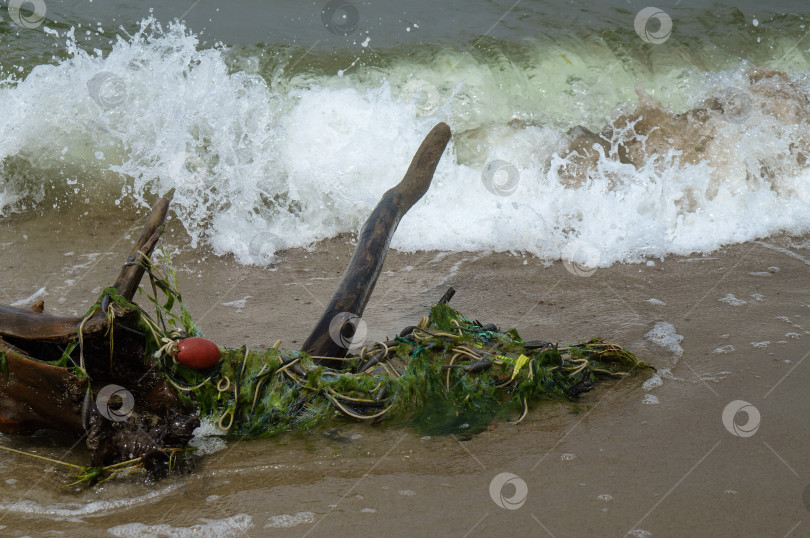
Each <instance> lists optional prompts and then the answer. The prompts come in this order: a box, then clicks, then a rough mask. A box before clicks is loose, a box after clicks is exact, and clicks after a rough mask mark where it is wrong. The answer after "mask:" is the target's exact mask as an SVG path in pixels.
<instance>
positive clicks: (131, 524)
mask: <svg viewBox="0 0 810 538" xmlns="http://www.w3.org/2000/svg"><path fill="white" fill-rule="evenodd" d="M53 222H54V221H53V220H52V219H50V218H47V216H46V218H41V219H34V218H31V217H15V218H11V219H6V220H5V221H4V222H3V223H2V224H0V226H2V228H0V239H2V241H0V243H1V244H0V252H2V254H3V256H0V270H2V272H3V275H4V278H3V286H2V290H0V291H2V297H0V300H1V301H2V302H3V303H7V304H11V303H14V302H17V301H21V300H24V299H26V298H29V297H32V296H34V295H36V292H37V291H38V290H40V289H41V288H43V287H44V288H45V290H44V292H41V293H40V294H39V296H37V298H41V299H44V301H45V306H46V311H48V312H53V313H59V314H75V313H77V312H78V313H82V312H84V311H85V310H86V309H87V308H88V307H89V306H90V304H92V302H93V301H94V300H95V298H96V297H97V295H98V293H99V292H100V290H101V287H102V286H104V285H107V284H108V283H110V281H111V280H112V279H113V278H114V276H115V275H116V274H117V272H118V269H119V267H120V264H121V261H122V260H123V259H124V257H125V256H126V254H127V252H128V251H129V248H130V245H131V241H132V240H133V239H134V237H137V232H138V230H139V228H140V224H141V222H142V216H138V215H135V214H129V216H127V217H125V218H122V219H121V220H120V221H117V222H115V223H114V224H113V223H111V222H110V221H109V220H105V219H101V218H93V217H85V218H83V219H74V218H70V219H68V218H63V221H62V225H61V226H60V229H59V230H58V231H55V230H53V229H52V228H53ZM176 224H177V223H176V220H170V221H169V225H168V229H167V233H166V235H165V237H164V239H163V244H164V245H166V246H167V247H169V248H171V249H173V250H176V253H175V254H174V262H175V265H176V266H177V268H178V272H179V278H180V282H179V283H180V289H181V291H182V292H183V294H184V295H183V296H184V299H185V301H186V302H187V304H188V305H189V307H190V309H191V312H192V314H193V315H194V317H195V318H196V320H197V321H198V322H199V324H200V325H201V327H202V329H203V331H204V332H205V333H206V335H207V336H208V337H209V338H211V339H213V340H214V341H216V342H217V343H218V344H220V345H222V346H226V347H236V346H241V345H247V346H249V347H254V346H255V347H266V346H269V345H272V343H273V341H275V339H277V338H281V339H282V340H283V342H284V343H283V345H284V346H285V347H291V348H294V347H296V344H299V343H300V342H302V341H303V339H304V338H305V337H306V335H307V334H308V331H309V329H310V328H311V326H312V324H313V323H314V321H315V320H316V319H317V317H318V316H319V315H320V312H321V310H322V308H323V305H324V304H325V303H326V302H327V301H328V299H329V297H330V295H331V292H332V290H333V289H334V287H335V285H336V283H337V279H338V278H339V277H340V275H341V273H342V271H343V268H344V267H345V264H346V262H347V261H348V257H349V256H350V254H351V251H352V248H353V246H352V244H351V240H352V238H351V237H348V236H341V237H339V238H336V239H332V240H329V241H325V242H321V243H319V244H317V245H315V246H313V247H312V248H311V249H309V250H292V251H285V252H283V253H282V255H281V256H280V258H279V259H278V260H277V262H276V263H272V264H270V265H269V266H268V267H264V268H260V267H246V266H243V265H239V264H236V263H235V262H234V261H233V260H231V259H229V258H228V257H217V256H214V255H211V254H210V253H206V252H205V250H204V249H202V248H200V249H193V248H191V247H190V246H189V244H188V238H187V237H186V236H185V235H184V234H183V233H182V232H181V231H180V230H179V229H178V226H177V225H176ZM808 265H810V243H808V237H789V236H780V237H771V238H768V239H765V240H763V241H758V242H751V243H745V244H740V245H735V246H732V247H728V248H726V249H723V250H720V251H717V252H712V253H707V254H705V255H694V256H691V257H678V256H672V257H668V258H667V259H665V260H663V261H661V260H651V261H648V262H647V263H646V264H632V265H630V264H626V265H622V264H618V265H614V266H612V267H609V268H600V269H597V270H595V271H594V272H593V273H592V274H590V276H587V277H584V276H576V275H575V274H573V273H572V272H571V271H569V270H567V269H566V267H565V266H564V265H563V263H561V262H555V263H553V264H549V263H543V262H541V261H539V260H537V259H535V258H532V257H523V256H519V255H506V254H488V253H469V252H466V253H439V252H415V253H402V252H397V251H392V252H391V253H390V254H389V257H388V259H387V262H386V267H385V268H384V273H383V275H382V276H381V277H380V280H379V282H378V284H377V288H376V290H375V292H374V295H373V296H372V299H371V302H370V304H369V306H368V308H367V310H366V314H365V315H364V319H365V320H366V323H367V326H368V338H369V339H373V340H379V339H384V338H385V337H386V336H389V337H393V336H394V335H395V334H396V333H398V331H399V329H401V328H402V327H404V326H406V325H410V324H412V323H414V322H415V321H416V320H418V319H419V317H420V316H422V315H423V314H424V313H426V311H427V309H428V308H429V306H430V305H431V304H432V303H434V302H435V301H436V300H437V299H438V298H439V297H440V296H441V295H442V293H444V291H445V290H446V289H447V287H449V286H453V287H454V288H455V289H456V290H457V294H456V296H455V297H454V299H453V301H452V304H453V306H455V308H457V309H458V310H460V311H461V312H462V313H464V314H465V315H466V316H467V317H470V318H475V319H479V320H481V321H482V322H494V323H496V324H497V325H499V326H501V327H502V328H503V327H515V328H516V329H517V330H518V331H519V332H520V334H521V335H522V336H523V337H524V338H526V339H546V340H551V341H555V342H559V343H561V344H562V343H572V342H576V341H581V340H584V339H587V338H590V337H594V336H599V337H602V338H605V339H608V340H611V341H613V342H616V343H619V344H621V345H623V346H625V347H627V348H628V349H630V350H632V351H633V352H635V353H636V354H637V355H638V356H639V357H640V358H641V359H643V360H645V361H647V362H649V363H650V364H651V365H653V366H654V367H655V368H656V369H657V377H655V378H652V379H651V376H652V374H651V373H645V374H642V375H638V376H634V377H631V378H628V379H624V380H619V381H611V382H607V383H603V384H601V385H600V386H599V387H597V389H596V390H594V391H592V392H590V393H587V394H583V395H582V396H580V397H579V398H578V399H577V400H576V401H572V402H571V403H544V404H540V405H535V406H533V407H532V409H531V411H530V413H529V415H528V417H527V418H526V420H524V421H523V423H521V424H519V425H512V424H509V423H506V422H496V423H493V424H491V425H490V427H489V429H488V430H487V431H485V432H483V433H480V434H477V435H450V436H433V437H429V436H424V435H422V434H421V433H420V432H418V431H415V430H413V429H409V428H401V427H394V426H386V425H385V424H384V423H383V424H382V425H376V426H370V425H366V424H354V423H352V422H348V421H342V422H335V423H334V424H333V426H334V427H332V428H329V429H328V430H326V431H321V432H309V433H291V434H288V435H282V436H279V437H277V438H273V439H269V440H261V441H249V442H248V441H245V442H229V443H228V444H227V447H225V448H223V449H221V450H219V451H217V452H214V453H213V454H210V455H208V456H206V457H204V458H203V459H202V461H201V462H200V465H199V466H198V467H197V468H196V469H195V470H194V471H193V472H192V473H190V474H188V475H182V476H172V477H170V478H169V479H167V480H164V481H162V482H159V483H156V484H145V483H143V482H142V481H140V480H138V479H126V480H115V481H112V482H110V483H107V484H105V485H103V486H99V487H96V488H92V489H89V490H73V489H66V488H64V487H63V485H62V484H64V483H65V482H66V479H67V478H69V477H68V476H67V475H66V473H65V471H64V470H62V469H54V468H53V467H52V466H50V465H48V464H44V463H41V462H38V461H36V460H33V459H29V458H25V457H22V456H16V455H10V454H5V453H3V454H0V465H2V468H3V470H4V479H3V481H0V525H2V532H3V534H4V535H7V536H23V535H52V536H61V535H65V536H77V535H87V534H88V533H89V534H92V535H104V534H107V535H116V536H141V535H158V536H170V535H171V536H174V535H176V534H171V533H173V532H174V533H178V532H184V531H185V532H193V533H197V534H198V535H204V536H207V535H211V536H213V535H247V536H267V535H271V534H272V535H290V536H301V535H311V536H329V535H332V536H334V535H337V534H345V533H351V534H356V535H368V534H372V533H379V532H384V533H386V534H388V535H395V536H404V535H433V534H437V533H441V534H446V535H454V536H456V535H457V536H491V535H504V534H513V535H537V536H546V535H547V536H557V537H561V536H624V535H626V534H627V533H630V535H631V536H650V535H652V536H695V535H698V536H709V535H737V536H804V535H806V534H807V532H808V531H807V528H808V527H807V525H808V518H809V517H810V512H809V511H808V510H810V468H808V466H807V463H806V461H805V460H806V458H805V457H804V455H805V450H804V448H805V447H806V446H807V444H808V442H810V429H808V427H807V422H806V417H807V414H808V412H810V402H808V400H807V398H806V397H805V392H806V391H805V390H804V389H803V388H802V384H803V383H805V382H807V381H808V379H810V373H808V367H807V363H806V361H805V357H806V354H807V346H806V342H807V338H808V334H810V324H808V315H810V310H808V309H809V308H810V306H808V305H810V287H808V286H807V285H806V284H805V283H804V281H805V279H806V275H807V272H808V270H810V267H808ZM23 302H24V301H23ZM31 302H33V300H32V301H31ZM659 322H666V323H668V324H670V325H671V327H672V329H673V330H674V333H673V334H671V335H670V338H669V339H664V340H661V339H656V337H655V336H653V335H650V334H649V333H650V332H651V331H653V329H654V328H655V327H656V324H658V323H659ZM660 327H661V326H659V329H660ZM663 327H666V325H663ZM662 334H666V331H664V332H663V333H662ZM681 337H682V339H681ZM645 382H646V384H645ZM657 385H658V386H657ZM737 400H740V401H743V402H746V403H748V404H750V405H751V406H753V408H754V409H755V410H756V411H758V413H759V414H758V416H756V413H754V415H751V417H752V418H754V419H755V420H754V421H753V422H751V421H749V420H747V418H746V417H747V415H746V411H745V410H742V411H738V412H737V414H736V417H734V411H735V410H737V408H739V407H741V406H743V405H744V404H739V405H738V406H737V408H730V411H729V410H726V408H727V406H728V405H729V404H731V403H732V402H734V401H737ZM653 402H654V403H653ZM747 409H748V411H749V412H750V411H751V409H750V408H747ZM724 410H726V411H725V413H727V414H728V413H730V415H729V416H731V417H732V418H733V419H735V420H734V421H733V422H730V423H729V424H730V428H727V427H726V426H724V422H723V414H724ZM757 419H758V420H757ZM757 422H758V423H757ZM735 424H736V428H737V429H736V432H737V433H736V434H735V433H734V432H735V426H734V425H735ZM755 426H757V428H755ZM3 441H4V443H5V444H7V445H8V446H13V447H16V448H19V449H23V450H28V451H33V452H36V453H39V454H43V455H48V456H51V457H56V458H62V459H65V460H67V461H75V462H77V463H81V462H82V460H83V458H84V457H85V456H86V452H85V451H84V450H83V449H82V447H81V446H78V447H76V449H75V450H74V451H73V452H72V453H67V452H69V450H70V448H71V446H72V445H73V443H74V440H72V439H67V438H65V437H64V436H62V435H57V434H52V433H45V432H41V433H39V434H37V435H35V436H34V437H31V438H26V437H13V436H4V437H3ZM501 473H511V474H512V475H514V476H505V477H504V476H499V475H501ZM496 479H498V480H500V482H496V483H494V486H493V481H494V480H496ZM501 484H502V487H501V488H498V486H499V485H501ZM521 484H525V488H523V489H521ZM491 486H493V487H494V489H493V491H492V492H491V489H492V488H491ZM524 498H525V501H524V502H523V503H522V504H521V503H520V501H522V500H524ZM498 502H500V503H501V504H502V505H504V506H505V508H504V507H501V506H499V505H498ZM510 503H511V505H510ZM510 508H511V509H510ZM206 533H208V534H206Z"/></svg>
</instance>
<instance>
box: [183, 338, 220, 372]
mask: <svg viewBox="0 0 810 538" xmlns="http://www.w3.org/2000/svg"><path fill="white" fill-rule="evenodd" d="M174 356H175V358H176V359H177V362H179V363H180V364H182V365H184V366H188V367H189V368H194V369H196V370H204V369H206V368H210V367H212V366H213V365H215V364H216V363H217V362H219V356H220V355H219V348H218V347H217V345H216V344H215V343H213V342H212V341H211V340H207V339H205V338H200V337H199V336H192V337H190V338H184V339H182V340H180V342H178V343H177V353H175V355H174Z"/></svg>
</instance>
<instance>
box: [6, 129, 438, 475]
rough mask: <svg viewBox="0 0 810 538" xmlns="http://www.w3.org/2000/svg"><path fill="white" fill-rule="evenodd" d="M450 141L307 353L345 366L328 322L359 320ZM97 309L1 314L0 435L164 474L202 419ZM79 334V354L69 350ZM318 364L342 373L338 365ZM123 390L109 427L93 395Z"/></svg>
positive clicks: (134, 337) (381, 226) (338, 297)
mask: <svg viewBox="0 0 810 538" xmlns="http://www.w3.org/2000/svg"><path fill="white" fill-rule="evenodd" d="M450 135H451V133H450V128H449V127H448V126H447V125H446V124H444V123H440V124H438V125H437V126H436V127H434V128H433V130H431V132H430V133H429V134H428V135H427V137H426V138H425V140H424V142H423V143H422V145H421V146H420V147H419V149H418V150H417V152H416V155H415V156H414V158H413V161H412V162H411V165H410V167H409V168H408V171H407V172H406V174H405V176H404V178H403V180H402V181H401V182H400V183H399V184H398V185H397V186H396V187H394V188H392V189H391V190H389V191H388V192H386V193H385V195H384V196H383V197H382V199H381V200H380V202H379V204H378V205H377V207H376V208H375V209H374V211H373V212H372V214H371V216H370V217H369V218H368V220H367V222H366V224H365V225H364V227H363V229H362V231H361V233H360V238H359V241H358V244H357V247H356V249H355V252H354V254H353V256H352V258H351V260H350V262H349V265H348V267H347V268H346V273H345V275H344V278H343V280H342V281H341V283H340V285H339V286H338V289H337V291H336V292H335V294H334V296H333V297H332V300H331V302H330V303H329V305H328V307H327V308H326V310H325V311H324V313H323V315H322V316H321V319H320V321H319V322H318V323H317V324H316V326H315V328H314V329H313V331H312V334H311V335H310V336H309V338H308V339H307V340H306V342H305V343H304V345H303V350H304V351H306V352H309V353H311V354H312V355H318V356H324V357H336V358H340V357H345V356H346V353H347V348H346V347H345V344H343V342H344V341H345V340H344V338H345V337H348V338H349V339H351V336H352V331H353V329H354V326H353V325H351V324H350V323H349V324H347V323H343V322H341V324H340V325H339V326H338V328H337V333H338V334H337V335H336V334H335V333H336V331H335V325H334V323H333V320H334V319H335V317H336V316H337V315H339V314H341V313H349V314H351V315H353V316H356V317H360V316H362V314H363V311H364V309H365V306H366V304H367V303H368V300H369V297H370V295H371V292H372V291H373V290H374V285H375V283H376V281H377V278H378V277H379V275H380V271H381V270H382V265H383V262H384V260H385V256H386V253H387V250H388V246H389V243H390V241H391V237H392V235H393V233H394V231H395V230H396V227H397V225H398V223H399V221H400V219H401V218H402V216H403V215H404V214H405V213H406V212H407V211H408V210H409V209H410V208H411V207H412V206H413V204H415V203H416V202H417V201H418V200H419V199H420V198H421V197H422V195H424V193H425V192H426V191H427V189H428V187H429V186H430V182H431V180H432V178H433V174H434V172H435V170H436V166H437V164H438V162H439V159H440V158H441V155H442V153H443V152H444V150H445V147H446V146H447V143H448V141H449V139H450ZM169 202H170V199H169V198H161V199H159V200H158V201H157V203H156V204H155V205H154V207H153V209H152V212H151V214H150V215H149V217H148V219H147V222H146V225H145V226H144V229H143V231H142V233H141V235H140V237H139V238H138V240H137V242H136V243H135V245H134V247H133V249H132V252H131V254H130V256H129V257H128V258H127V260H126V262H125V264H124V266H123V269H122V270H121V273H120V274H119V275H118V278H117V279H116V280H115V283H114V285H113V287H114V288H115V289H116V290H117V291H118V293H119V295H121V296H123V297H124V298H126V299H127V300H128V301H131V299H132V298H133V296H134V294H135V291H136V290H137V288H138V285H139V283H140V281H141V278H142V277H143V274H144V268H143V267H142V266H140V265H138V264H136V263H134V262H135V261H136V259H137V258H138V256H139V253H143V254H144V255H146V256H149V255H150V254H151V253H152V251H153V250H154V248H155V246H156V244H157V242H158V240H159V239H160V236H161V233H162V232H163V228H164V223H165V220H166V217H167V213H168V209H169ZM100 307H101V308H100V309H99V311H98V312H97V313H96V314H94V315H92V316H91V317H89V318H87V319H84V318H83V317H65V316H54V315H50V314H46V313H44V312H42V305H35V306H34V308H31V309H24V308H15V307H11V306H3V305H0V361H1V364H0V366H2V368H0V432H2V433H8V434H31V433H33V432H35V431H37V430H40V429H56V430H61V431H65V432H68V433H71V434H75V435H76V436H77V437H81V436H86V443H87V446H88V448H89V449H90V453H91V459H92V464H93V465H94V466H100V465H109V464H112V463H117V462H120V461H124V460H129V459H132V458H138V457H142V458H143V461H144V463H145V466H146V467H147V470H150V471H155V470H157V471H160V470H161V469H165V468H166V466H167V461H166V460H167V456H165V452H163V451H162V449H164V448H168V447H184V446H186V445H187V444H188V441H189V440H190V439H191V437H192V432H193V430H194V428H195V427H196V426H197V425H198V424H199V419H198V418H197V416H196V414H195V413H194V410H193V409H191V408H190V406H188V405H187V404H184V403H183V401H182V400H181V399H180V398H179V396H178V394H177V392H176V390H175V389H174V388H172V387H171V385H170V384H168V383H167V381H166V379H165V378H163V377H162V376H161V375H159V374H158V373H157V372H156V371H155V370H154V368H152V365H151V364H150V362H149V360H148V357H146V353H145V342H144V337H143V334H142V333H141V330H140V329H139V328H138V321H139V314H138V312H137V311H135V310H132V309H127V308H121V307H119V306H117V305H115V304H110V303H109V301H108V300H107V299H106V297H103V298H102V299H101V301H100ZM108 315H111V318H108ZM109 319H112V322H113V329H114V334H115V351H114V356H111V351H110V342H109V336H108V333H107V331H108V324H109ZM340 319H342V318H340ZM330 325H331V327H332V331H331V333H330ZM80 329H81V331H82V339H81V340H82V344H83V345H82V346H75V343H76V342H77V339H78V335H79V331H80ZM72 345H73V346H75V347H74V348H73V349H72V351H70V353H69V359H70V361H71V362H72V363H73V364H68V365H66V367H63V366H57V365H54V364H49V362H48V361H57V360H59V359H60V358H62V357H63V356H64V355H65V354H66V350H67V349H69V348H68V346H72ZM80 347H81V349H80ZM80 353H81V354H82V355H83V359H84V361H83V364H84V367H85V371H86V374H87V375H86V377H85V376H80V375H74V373H73V372H74V371H75V370H74V369H72V368H71V367H75V366H78V365H79V364H80ZM321 360H322V362H323V363H324V364H326V365H329V366H338V367H339V366H340V362H338V361H330V360H329V359H328V358H325V359H321ZM88 380H89V381H90V382H88ZM119 383H120V384H122V385H126V387H127V389H128V391H129V392H130V393H131V394H133V396H134V398H135V409H136V410H137V411H136V412H134V413H132V414H130V415H129V416H128V417H127V418H126V420H122V421H110V420H107V419H105V418H104V417H102V415H101V414H100V412H99V410H98V408H97V407H96V405H95V400H96V396H97V393H98V390H99V389H101V388H102V387H105V386H107V385H114V384H119ZM150 467H151V468H150Z"/></svg>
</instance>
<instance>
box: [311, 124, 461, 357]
mask: <svg viewBox="0 0 810 538" xmlns="http://www.w3.org/2000/svg"><path fill="white" fill-rule="evenodd" d="M450 135H451V133H450V127H448V126H447V124H445V123H439V124H438V125H436V126H435V127H434V128H433V129H432V130H431V131H430V133H429V134H428V135H427V137H425V140H424V141H423V142H422V145H420V146H419V149H418V150H417V151H416V154H415V155H414V157H413V160H412V161H411V165H410V167H408V171H407V172H406V173H405V177H404V178H403V179H402V181H401V182H400V183H399V184H398V185H397V186H395V187H394V188H392V189H390V190H389V191H388V192H386V193H385V194H384V195H383V197H382V199H380V202H379V203H378V204H377V207H375V208H374V211H372V213H371V215H370V216H369V217H368V220H367V221H366V223H365V225H364V226H363V229H362V231H361V232H360V237H359V238H358V241H357V247H356V248H355V250H354V254H353V255H352V258H351V260H349V265H348V266H347V267H346V271H345V272H344V274H343V280H341V282H340V285H339V286H338V288H337V290H336V291H335V294H334V295H333V296H332V300H331V301H330V303H329V306H327V307H326V310H325V311H324V313H323V315H322V316H321V319H320V321H318V324H317V325H316V326H315V328H314V329H313V330H312V334H310V335H309V338H307V340H306V342H304V345H303V349H304V351H306V352H308V353H310V354H312V355H316V356H326V357H345V356H346V353H347V351H348V349H347V348H346V347H345V346H344V345H342V343H344V342H346V341H351V337H352V336H353V334H354V326H353V325H352V323H354V320H355V319H356V317H361V316H362V315H363V311H364V310H365V308H366V304H367V303H368V299H369V297H370V296H371V292H372V291H374V285H375V284H376V283H377V278H378V277H379V276H380V271H382V266H383V262H384V261H385V256H386V253H387V252H388V245H389V244H390V242H391V237H392V236H393V235H394V231H396V229H397V225H398V224H399V221H400V219H402V217H403V216H404V215H405V213H406V212H407V211H408V210H409V209H410V208H411V207H412V206H413V205H414V204H415V203H416V202H417V201H418V200H419V199H420V198H421V197H422V195H424V194H425V193H426V192H427V190H428V188H429V187H430V182H431V180H432V179H433V174H434V173H435V171H436V166H437V165H438V164H439V159H441V156H442V153H444V149H445V148H446V147H447V143H448V142H449V141H450ZM341 314H343V316H342V318H337V316H340V315H341ZM345 314H349V315H348V316H346V315H345ZM335 319H337V320H338V322H337V324H336V323H333V320H335ZM330 329H331V331H330ZM321 363H322V364H324V365H326V366H330V367H340V364H341V363H340V362H339V361H329V360H322V361H321Z"/></svg>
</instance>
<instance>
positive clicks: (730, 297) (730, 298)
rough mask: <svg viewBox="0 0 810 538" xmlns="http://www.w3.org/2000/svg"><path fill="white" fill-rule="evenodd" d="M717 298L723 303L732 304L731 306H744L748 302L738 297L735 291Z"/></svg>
mask: <svg viewBox="0 0 810 538" xmlns="http://www.w3.org/2000/svg"><path fill="white" fill-rule="evenodd" d="M717 300H718V301H720V302H721V303H726V304H730V305H731V306H742V305H744V304H748V303H747V301H745V299H738V298H737V297H735V296H734V294H733V293H727V294H726V296H725V297H721V298H720V299H717Z"/></svg>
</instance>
